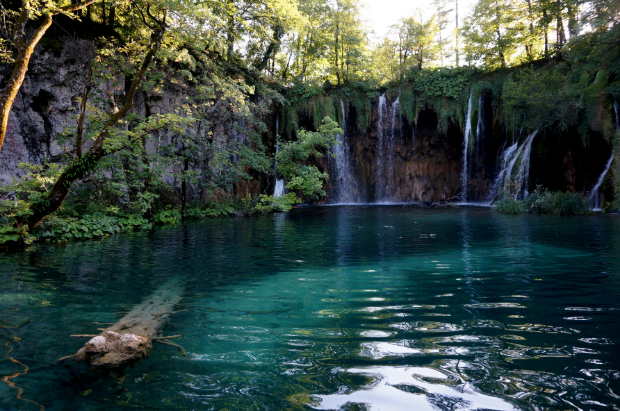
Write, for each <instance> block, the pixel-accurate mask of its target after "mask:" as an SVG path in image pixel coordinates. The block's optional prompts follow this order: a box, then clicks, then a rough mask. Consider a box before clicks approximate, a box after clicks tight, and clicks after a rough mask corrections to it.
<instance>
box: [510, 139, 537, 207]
mask: <svg viewBox="0 0 620 411" xmlns="http://www.w3.org/2000/svg"><path fill="white" fill-rule="evenodd" d="M537 133H538V130H536V131H534V132H533V133H532V134H530V135H529V136H528V137H527V139H526V140H525V143H524V144H523V145H524V148H523V154H522V155H521V165H520V166H519V172H518V173H517V178H516V183H517V194H516V196H515V198H516V199H519V193H523V197H522V198H527V197H528V196H529V195H530V193H529V191H528V182H529V180H530V154H531V152H532V142H533V141H534V137H536V134H537Z"/></svg>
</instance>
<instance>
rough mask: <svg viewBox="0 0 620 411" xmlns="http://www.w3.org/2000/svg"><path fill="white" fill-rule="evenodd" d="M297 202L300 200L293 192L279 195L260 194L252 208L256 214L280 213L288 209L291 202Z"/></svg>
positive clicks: (291, 204)
mask: <svg viewBox="0 0 620 411" xmlns="http://www.w3.org/2000/svg"><path fill="white" fill-rule="evenodd" d="M299 203H301V200H300V199H299V197H297V196H296V195H295V193H287V194H284V195H282V196H280V197H274V196H268V195H265V194H261V196H260V197H259V199H258V202H257V203H256V205H255V206H254V208H253V210H254V212H256V213H258V214H266V213H280V212H286V211H289V210H290V209H291V208H292V207H293V204H299Z"/></svg>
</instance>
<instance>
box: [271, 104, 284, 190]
mask: <svg viewBox="0 0 620 411" xmlns="http://www.w3.org/2000/svg"><path fill="white" fill-rule="evenodd" d="M279 130H280V115H277V116H276V161H275V164H274V166H273V170H274V174H275V177H276V187H275V188H274V190H273V196H274V197H281V196H282V194H284V180H282V179H279V178H278V153H279V152H280V141H278V140H279V139H278V137H279V135H278V131H279Z"/></svg>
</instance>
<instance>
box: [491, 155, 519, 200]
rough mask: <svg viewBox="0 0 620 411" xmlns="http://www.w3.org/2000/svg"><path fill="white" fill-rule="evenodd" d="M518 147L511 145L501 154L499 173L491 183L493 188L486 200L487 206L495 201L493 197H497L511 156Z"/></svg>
mask: <svg viewBox="0 0 620 411" xmlns="http://www.w3.org/2000/svg"><path fill="white" fill-rule="evenodd" d="M518 147H519V143H514V144H513V145H511V146H510V147H508V148H507V149H506V150H504V152H503V153H502V157H501V161H500V164H501V169H500V172H499V173H498V174H497V176H496V177H495V180H494V181H493V186H492V188H491V192H490V193H489V198H488V204H489V205H490V204H491V203H492V202H493V200H495V197H497V194H498V192H499V189H500V188H501V187H502V183H503V182H504V177H505V176H506V173H507V172H508V169H509V165H510V164H511V162H512V159H513V156H514V154H515V152H516V151H517V148H518Z"/></svg>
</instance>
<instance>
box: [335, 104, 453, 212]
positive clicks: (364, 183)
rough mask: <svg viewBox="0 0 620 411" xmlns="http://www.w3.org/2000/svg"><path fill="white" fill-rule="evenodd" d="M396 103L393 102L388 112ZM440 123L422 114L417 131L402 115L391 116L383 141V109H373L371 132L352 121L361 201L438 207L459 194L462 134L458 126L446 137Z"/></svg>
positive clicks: (426, 112)
mask: <svg viewBox="0 0 620 411" xmlns="http://www.w3.org/2000/svg"><path fill="white" fill-rule="evenodd" d="M391 104H393V102H390V101H388V103H387V105H388V107H390V105H391ZM354 111H355V108H354V107H353V106H351V107H350V112H352V113H350V115H349V117H350V118H351V119H354V118H355V117H356V113H354ZM388 112H390V110H388ZM384 115H385V114H384ZM437 122H438V119H437V114H436V113H435V112H434V111H433V110H430V109H424V110H422V111H421V112H420V114H419V117H418V121H417V124H416V125H415V127H411V126H410V125H409V124H408V123H407V121H406V120H405V119H404V118H401V117H400V116H396V117H395V119H394V120H393V119H392V118H391V117H390V116H388V119H387V121H386V120H385V119H384V121H383V141H381V138H382V136H381V135H380V132H379V123H380V119H379V110H378V104H375V105H373V109H372V117H371V125H370V127H369V129H368V130H367V131H366V130H365V131H361V130H359V129H357V127H356V124H355V121H350V120H348V121H347V132H348V135H347V139H348V144H349V146H350V149H351V153H350V158H351V161H352V165H353V169H354V171H355V176H356V177H357V181H358V185H359V201H360V202H381V201H386V202H414V201H424V202H431V201H432V202H437V201H445V200H449V199H453V198H455V197H456V196H457V195H458V194H459V192H460V189H461V184H460V173H461V157H462V153H461V152H462V149H461V145H462V134H461V132H460V130H459V128H458V126H457V125H456V124H450V125H449V126H448V130H447V131H446V132H445V133H440V132H439V131H438V130H437ZM386 123H387V124H386ZM392 124H394V128H393V130H392ZM386 136H387V138H386Z"/></svg>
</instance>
